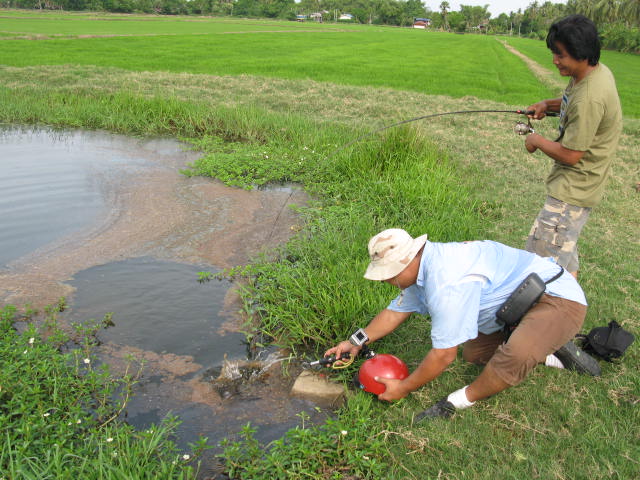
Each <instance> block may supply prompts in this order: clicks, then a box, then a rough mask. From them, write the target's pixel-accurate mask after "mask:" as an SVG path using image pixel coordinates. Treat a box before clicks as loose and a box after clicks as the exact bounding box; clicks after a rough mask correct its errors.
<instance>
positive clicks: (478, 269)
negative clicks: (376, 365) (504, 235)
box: [325, 228, 600, 419]
mask: <svg viewBox="0 0 640 480" xmlns="http://www.w3.org/2000/svg"><path fill="white" fill-rule="evenodd" d="M368 248H369V256H370V258H371V262H370V264H369V266H368V267H367V271H366V273H365V275H364V277H365V278H367V279H369V280H379V281H384V282H387V283H389V284H391V285H394V286H397V287H398V288H399V289H400V290H401V293H400V295H399V296H398V297H396V298H395V300H393V301H392V302H391V303H390V304H389V306H388V307H387V308H385V309H384V310H383V311H381V312H380V313H378V314H377V315H376V316H375V317H374V318H373V319H372V320H371V322H369V325H367V326H366V327H365V328H364V329H358V330H357V331H356V332H355V333H354V334H353V335H352V336H351V339H350V340H345V341H343V342H341V343H339V344H338V345H337V346H335V347H333V348H330V349H329V350H327V352H326V353H325V355H326V356H329V355H336V357H337V358H340V355H341V354H342V353H343V352H349V353H350V354H351V356H352V357H353V356H354V355H357V353H358V352H359V351H360V350H361V349H362V346H363V345H364V344H368V343H370V342H374V341H375V340H378V339H380V338H382V337H384V336H385V335H387V334H389V333H391V332H392V331H393V330H395V329H396V328H397V327H398V326H399V325H400V324H401V323H402V322H404V321H405V320H406V319H407V318H409V316H410V315H411V313H413V312H417V313H420V314H428V315H429V316H430V317H431V344H432V348H431V349H430V350H429V352H428V353H427V354H426V356H425V357H424V359H423V360H422V362H421V363H420V365H418V367H417V368H416V369H415V370H414V371H413V372H412V373H411V374H410V375H409V376H408V377H407V378H405V379H403V380H398V379H386V378H375V380H376V381H378V382H380V383H383V384H384V385H385V387H386V390H385V391H384V392H383V393H381V394H380V395H378V398H379V399H380V400H387V401H392V400H398V399H400V398H403V397H405V396H407V395H408V394H409V393H410V392H412V391H414V390H416V389H418V388H420V387H421V386H422V385H424V384H426V383H428V382H430V381H431V380H433V379H435V378H436V377H438V376H439V375H440V374H441V373H442V372H444V370H445V369H446V368H447V366H448V365H449V364H450V363H452V362H453V361H454V360H455V359H456V356H457V351H458V346H459V345H463V351H462V356H463V358H464V359H465V360H466V361H468V362H472V363H476V364H486V366H485V368H484V370H483V371H482V372H481V373H480V375H479V376H478V378H476V379H475V380H474V381H473V382H472V383H471V384H470V385H467V386H466V387H463V388H461V389H459V390H457V391H455V392H453V393H451V394H450V395H449V396H447V397H445V398H443V399H442V400H440V401H439V402H438V403H436V404H435V405H434V406H432V407H431V408H429V409H428V410H425V411H424V412H423V413H422V414H421V415H420V418H433V417H449V416H451V415H452V414H453V413H454V412H455V411H456V410H458V409H463V408H467V407H470V406H472V405H473V404H474V403H475V402H476V401H477V400H481V399H483V398H487V397H489V396H491V395H495V394H496V393H498V392H501V391H502V390H504V389H506V388H509V387H512V386H514V385H518V384H519V383H520V382H522V381H523V380H524V379H525V377H526V376H527V374H528V373H529V372H530V371H531V370H533V369H534V368H535V367H536V366H537V365H538V364H540V363H546V362H548V361H549V357H554V356H553V353H554V352H555V353H556V356H557V357H558V358H560V360H562V363H563V364H564V366H565V367H566V368H572V369H575V370H577V371H579V372H581V373H587V374H591V375H599V374H600V366H599V365H598V362H596V361H595V360H594V359H593V358H591V357H590V356H589V355H587V354H585V353H584V352H582V351H581V350H580V349H579V348H578V347H576V346H575V345H574V344H573V343H572V342H568V341H569V340H570V339H571V338H573V336H574V335H575V334H576V333H577V332H578V331H579V330H580V328H581V327H582V323H583V322H584V317H585V315H586V311H587V306H586V300H585V297H584V293H583V292H582V289H581V288H580V285H578V282H577V281H576V280H575V278H573V277H572V276H571V275H569V273H568V272H566V271H565V270H563V269H562V268H561V267H560V266H558V265H557V264H556V263H555V262H554V261H553V259H551V258H542V257H540V256H538V255H535V254H533V253H530V252H525V251H524V250H516V249H515V248H511V247H507V246H506V245H502V244H500V243H497V242H491V241H476V242H464V243H433V242H428V241H427V235H422V236H420V237H418V238H415V239H414V238H412V237H411V236H410V235H409V234H408V233H407V232H406V231H404V230H401V229H397V228H392V229H389V230H385V231H383V232H381V233H379V234H378V235H376V236H374V237H373V238H371V240H370V241H369V245H368ZM532 272H535V273H537V274H538V275H539V276H540V277H541V278H542V279H543V280H545V281H547V282H548V284H547V288H546V292H545V293H544V294H543V295H542V297H541V298H540V301H539V302H538V303H537V304H535V306H533V308H531V309H530V310H529V311H528V312H527V313H526V314H525V315H524V317H522V320H521V321H520V322H519V323H518V325H517V327H516V328H515V330H513V332H512V333H511V335H510V336H509V337H508V338H507V336H506V335H505V333H504V329H503V326H502V325H500V324H499V323H498V322H497V320H496V311H497V310H498V308H499V307H500V306H501V305H502V304H503V303H504V302H505V300H506V299H507V298H508V297H509V295H510V294H511V293H512V292H513V291H514V290H515V289H516V288H517V287H518V286H519V285H520V283H521V282H522V281H523V280H524V279H525V278H526V277H527V276H528V275H529V274H530V273H532ZM554 358H555V357H554ZM555 360H556V361H557V358H555ZM552 366H554V365H552ZM555 366H561V365H555ZM420 418H419V419H420Z"/></svg>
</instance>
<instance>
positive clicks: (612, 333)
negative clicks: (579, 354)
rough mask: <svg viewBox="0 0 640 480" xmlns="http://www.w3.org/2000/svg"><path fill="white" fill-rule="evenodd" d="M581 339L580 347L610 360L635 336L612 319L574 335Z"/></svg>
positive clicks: (622, 351) (618, 354)
mask: <svg viewBox="0 0 640 480" xmlns="http://www.w3.org/2000/svg"><path fill="white" fill-rule="evenodd" d="M576 337H577V338H579V339H581V340H582V349H583V350H584V351H585V352H587V353H591V354H594V355H597V356H598V357H600V358H602V359H603V360H606V361H607V362H611V361H612V360H613V359H614V358H619V357H621V356H622V355H623V354H624V352H625V350H626V349H627V348H629V345H631V344H632V343H633V341H634V340H635V337H634V336H633V334H632V333H631V332H628V331H626V330H625V329H624V328H622V327H621V326H620V325H619V324H618V322H616V321H615V320H612V321H610V322H609V325H608V326H606V327H596V328H594V329H592V330H591V331H590V332H589V333H588V334H586V335H580V334H579V335H576Z"/></svg>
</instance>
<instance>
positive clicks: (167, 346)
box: [0, 128, 323, 478]
mask: <svg viewBox="0 0 640 480" xmlns="http://www.w3.org/2000/svg"><path fill="white" fill-rule="evenodd" d="M196 156H197V154H196V153H195V152H189V151H186V150H185V149H184V146H183V145H180V144H178V143H177V142H175V141H171V140H163V139H152V140H139V139H131V138H127V137H122V136H117V135H111V134H107V133H100V132H82V131H67V132H54V131H52V130H48V129H16V128H4V129H2V128H0V232H1V235H0V252H2V255H3V256H2V257H0V302H2V303H3V304H4V303H13V304H16V305H23V304H26V303H30V304H32V305H34V306H36V307H42V306H44V305H46V304H51V303H55V302H56V301H57V300H58V298H60V297H61V296H65V297H67V300H68V303H69V305H70V307H71V308H70V311H69V313H68V316H67V317H66V320H67V321H69V322H78V321H83V320H88V319H90V318H95V319H100V318H102V316H103V315H104V314H105V313H108V312H112V313H113V321H114V323H115V326H113V327H111V328H109V329H106V330H104V331H102V332H100V333H99V337H100V340H101V341H102V342H103V344H102V346H101V347H100V350H99V355H100V357H101V358H102V360H103V361H106V362H108V363H109V364H110V365H111V367H112V370H113V371H114V372H116V373H117V372H119V371H124V369H125V368H126V364H127V362H134V363H137V365H144V366H143V370H142V376H141V378H140V383H139V384H138V386H137V387H136V392H135V395H134V397H133V399H132V400H131V403H130V404H129V408H128V409H127V415H128V420H129V421H130V422H131V423H133V424H134V425H137V426H139V427H141V428H146V427H148V426H149V425H150V424H151V423H155V422H158V421H159V420H160V419H161V418H163V417H164V416H165V415H166V414H167V413H169V412H173V413H174V414H177V415H179V416H180V418H181V419H182V421H183V424H182V425H181V427H180V428H179V431H178V441H179V443H180V444H181V445H185V446H186V444H187V443H188V442H191V441H194V440H195V435H197V434H203V435H205V436H208V437H209V438H210V443H214V444H215V443H216V441H217V440H219V439H220V438H221V437H222V436H225V435H227V434H229V433H232V432H235V431H237V430H238V429H239V428H240V427H241V426H242V425H244V424H246V423H247V422H249V421H250V422H251V423H252V424H254V425H256V426H257V427H258V428H259V431H258V436H259V437H260V438H263V439H265V440H266V439H270V438H275V437H277V436H279V435H280V434H282V432H284V431H286V430H287V429H288V428H291V427H292V426H294V425H296V424H298V417H296V414H298V413H299V412H301V411H303V410H304V411H306V412H308V413H309V414H310V415H311V416H312V417H314V418H316V419H318V418H320V417H322V415H323V414H321V413H319V412H318V411H317V410H316V409H315V408H314V406H313V405H311V404H308V403H305V402H303V401H301V400H297V399H293V398H289V396H288V390H289V387H290V385H291V383H292V381H293V377H288V376H286V375H282V373H281V372H282V369H281V359H279V358H278V353H277V352H271V355H270V356H269V357H265V358H262V359H258V361H259V362H258V364H259V368H257V369H256V371H257V372H258V374H257V375H254V376H252V377H251V379H250V381H244V382H240V383H237V382H234V383H229V384H228V385H221V384H220V382H216V381H214V380H216V379H218V377H219V376H220V375H221V370H222V369H223V367H224V366H225V365H227V366H228V365H230V364H234V363H233V362H236V363H235V364H236V365H243V364H246V363H247V362H246V361H245V360H243V359H246V358H247V346H246V345H245V343H244V337H243V335H242V334H241V333H240V332H239V325H240V323H241V318H240V316H239V315H238V313H237V312H238V310H239V308H240V305H239V303H238V299H237V294H236V292H235V289H234V286H233V285H231V284H229V283H228V282H218V281H213V282H210V283H207V284H204V285H202V284H199V283H198V282H197V281H196V279H197V272H198V271H201V270H208V271H212V272H216V271H219V270H221V269H223V268H226V267H232V266H235V265H240V264H245V263H247V262H248V261H249V259H250V258H251V256H252V255H254V254H256V253H258V252H260V251H262V250H263V249H264V248H268V247H272V246H275V245H277V244H279V243H282V242H284V241H286V239H287V238H288V237H289V236H290V235H291V232H292V230H293V229H294V228H295V223H296V218H295V216H294V214H293V212H292V210H291V209H290V208H288V206H289V205H292V204H300V203H303V202H304V201H305V197H304V195H303V193H302V192H300V191H299V190H297V189H293V188H283V189H273V190H270V191H269V190H267V191H252V192H248V191H244V190H238V189H234V188H229V187H225V186H224V185H222V184H221V183H219V182H216V181H213V180H210V179H204V178H187V177H184V176H183V175H181V174H180V173H179V170H180V169H181V168H184V166H185V165H186V164H187V163H188V162H189V161H192V160H194V159H195V158H196ZM266 353H269V352H265V355H266ZM225 357H226V358H227V364H225V363H224V358H225ZM132 359H133V360H132ZM248 363H251V362H248ZM293 373H295V371H294V372H293ZM213 463H214V462H213V461H212V459H211V457H209V458H207V459H205V468H204V470H203V472H202V475H203V478H204V476H213V473H212V470H211V469H212V468H213Z"/></svg>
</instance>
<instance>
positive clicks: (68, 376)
mask: <svg viewBox="0 0 640 480" xmlns="http://www.w3.org/2000/svg"><path fill="white" fill-rule="evenodd" d="M63 307H64V304H63V303H59V304H58V305H56V306H54V307H50V308H47V309H45V310H46V311H48V312H49V316H51V315H53V314H54V313H55V312H59V311H60V309H61V308H63ZM21 318H22V317H21V315H20V314H19V313H18V311H17V309H16V308H15V307H14V306H12V305H6V306H4V307H3V308H1V309H0V434H1V436H2V438H1V439H0V447H1V448H0V472H2V475H4V476H6V478H13V479H18V478H25V479H26V478H34V479H35V478H37V479H47V478H49V479H61V478H82V479H114V480H115V479H122V478H131V479H134V478H135V479H156V478H163V479H184V480H186V479H189V478H194V477H195V472H196V468H197V467H196V465H197V458H198V456H199V455H200V454H201V453H202V452H203V450H204V449H206V448H208V447H207V445H206V439H205V440H204V441H203V440H202V439H200V440H198V442H196V443H194V445H192V452H191V453H190V454H185V453H180V451H179V450H178V449H177V447H176V446H175V444H174V443H173V442H172V441H171V440H170V436H171V434H172V432H173V431H174V430H175V428H176V426H177V425H178V424H179V421H178V420H177V419H176V418H175V417H168V418H166V419H165V420H164V421H163V422H162V423H161V424H160V425H157V426H153V427H151V428H150V429H148V430H145V431H136V430H134V428H133V427H132V426H130V425H127V424H126V423H125V422H124V421H123V420H122V419H121V418H120V417H119V415H120V413H121V412H122V409H123V408H124V406H125V405H126V400H127V398H128V392H129V391H130V389H131V386H132V385H133V383H135V381H136V375H135V374H130V373H126V374H125V375H123V376H122V377H114V376H112V375H110V374H109V370H108V368H107V367H106V366H105V365H100V366H97V365H96V362H94V357H93V355H92V353H91V351H90V350H88V349H82V350H79V349H72V350H71V351H69V352H68V353H61V352H60V349H59V347H60V346H61V344H64V343H65V342H67V341H68V340H69V337H68V336H67V335H66V334H65V333H64V332H62V331H61V330H60V329H59V328H56V327H55V325H56V321H55V320H53V319H51V318H49V319H48V320H47V321H46V322H43V325H46V326H47V327H46V328H48V329H49V331H48V336H46V337H43V335H42V333H43V332H42V331H40V330H39V329H38V327H36V325H35V324H34V323H29V324H27V325H26V326H22V325H21V330H23V331H22V333H19V332H18V331H17V330H16V328H15V322H17V321H20V320H21ZM51 329H53V331H52V330H51ZM88 345H91V342H86V343H85V345H84V346H85V347H86V346H88Z"/></svg>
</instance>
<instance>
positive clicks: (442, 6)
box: [440, 1, 451, 30]
mask: <svg viewBox="0 0 640 480" xmlns="http://www.w3.org/2000/svg"><path fill="white" fill-rule="evenodd" d="M450 9H451V6H450V5H449V2H447V1H444V2H442V3H441V4H440V14H441V15H442V28H444V29H445V30H449V22H448V21H447V14H448V13H449V10H450Z"/></svg>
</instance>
